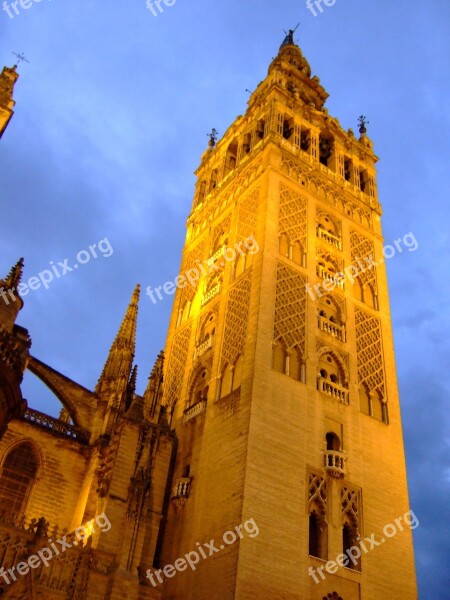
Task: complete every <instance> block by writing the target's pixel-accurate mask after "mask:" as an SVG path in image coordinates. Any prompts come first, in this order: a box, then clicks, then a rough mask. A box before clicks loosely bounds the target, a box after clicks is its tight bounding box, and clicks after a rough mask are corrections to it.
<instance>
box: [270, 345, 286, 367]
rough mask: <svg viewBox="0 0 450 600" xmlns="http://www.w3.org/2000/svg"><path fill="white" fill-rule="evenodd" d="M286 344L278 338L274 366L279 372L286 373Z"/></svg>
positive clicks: (274, 350) (274, 349) (274, 353)
mask: <svg viewBox="0 0 450 600" xmlns="http://www.w3.org/2000/svg"><path fill="white" fill-rule="evenodd" d="M286 358H287V352H286V346H285V345H284V343H283V341H282V340H278V341H277V342H276V343H275V344H274V348H273V368H274V369H275V371H278V372H279V373H286Z"/></svg>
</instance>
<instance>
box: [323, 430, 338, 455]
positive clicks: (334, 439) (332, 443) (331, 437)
mask: <svg viewBox="0 0 450 600" xmlns="http://www.w3.org/2000/svg"><path fill="white" fill-rule="evenodd" d="M325 440H326V443H327V450H334V451H336V452H339V451H340V450H341V440H340V439H339V437H338V436H337V435H336V434H335V433H334V432H333V431H329V432H328V433H327V434H326V436H325Z"/></svg>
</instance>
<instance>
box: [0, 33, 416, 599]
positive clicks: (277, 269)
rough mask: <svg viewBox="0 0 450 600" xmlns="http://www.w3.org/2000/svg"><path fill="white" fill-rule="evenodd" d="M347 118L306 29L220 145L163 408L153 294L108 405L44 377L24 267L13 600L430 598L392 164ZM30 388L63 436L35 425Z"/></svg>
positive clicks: (8, 416)
mask: <svg viewBox="0 0 450 600" xmlns="http://www.w3.org/2000/svg"><path fill="white" fill-rule="evenodd" d="M327 96H328V94H327V93H326V91H325V90H324V88H323V87H322V86H321V84H320V81H319V79H318V78H317V77H312V76H311V69H310V66H309V64H308V62H307V60H306V59H305V58H304V56H303V55H302V52H301V50H300V48H299V47H298V46H297V45H296V44H295V42H294V38H293V32H292V31H290V32H289V34H288V35H287V36H286V39H285V40H284V42H283V44H282V46H281V47H280V50H279V52H278V55H277V56H276V58H275V59H274V60H273V61H272V63H271V65H270V67H269V72H268V75H267V77H266V79H265V80H264V81H262V82H261V83H260V84H259V86H258V87H257V89H256V90H255V91H254V92H253V93H252V94H251V97H250V99H249V102H248V107H247V110H246V113H245V115H243V116H240V117H238V118H237V119H236V121H235V122H234V123H233V124H232V125H231V126H230V127H229V129H228V130H227V131H226V133H225V134H224V135H223V137H222V138H221V139H220V140H218V141H217V135H216V132H215V131H214V130H213V132H212V134H211V139H210V143H209V146H208V149H207V151H206V152H205V153H204V155H203V156H202V159H201V164H200V166H199V168H198V169H197V171H196V175H197V186H196V190H195V195H194V201H193V205H192V210H191V213H190V215H189V217H188V220H187V235H186V242H185V246H184V250H183V256H182V262H181V268H180V274H179V277H178V278H177V289H176V292H175V295H174V304H173V311H172V316H171V320H170V324H169V329H168V336H167V342H166V348H165V351H164V353H162V354H161V355H160V356H159V357H158V359H157V361H156V364H155V367H154V369H153V371H152V374H151V376H150V379H149V385H148V387H147V390H146V391H145V393H144V394H143V395H142V396H140V395H138V394H137V393H136V390H135V381H136V368H135V365H134V345H135V333H136V319H137V312H138V298H139V288H136V290H135V292H134V294H133V297H132V299H131V303H130V305H129V307H128V310H127V312H126V315H125V317H124V320H123V323H122V325H121V327H120V329H119V332H118V334H117V337H116V339H115V341H114V343H113V345H112V347H111V350H110V353H109V356H108V358H107V361H106V364H105V367H104V369H103V372H102V374H101V376H100V379H99V382H98V384H97V387H96V388H95V390H92V391H91V390H87V389H86V388H84V387H82V386H80V385H79V384H77V383H75V382H73V381H72V380H70V379H69V378H67V377H65V376H64V375H62V374H60V373H58V372H56V371H55V370H53V369H52V368H51V367H49V366H47V365H45V364H44V363H43V362H41V361H40V360H38V359H37V358H34V357H32V356H31V354H30V350H29V348H30V345H31V342H30V339H29V337H28V332H27V331H26V330H24V329H23V328H20V327H18V326H17V325H15V321H16V318H17V314H18V312H19V310H20V308H21V306H22V304H21V301H20V299H18V298H17V299H16V300H12V298H11V294H13V295H14V291H13V290H14V289H16V288H17V287H18V285H19V282H20V275H21V271H22V268H23V264H22V262H20V263H18V265H16V266H15V267H14V268H13V269H12V271H11V273H10V274H9V275H8V277H7V278H6V279H5V280H4V281H2V282H0V284H2V285H3V288H2V289H5V290H10V291H11V294H9V295H7V296H6V297H7V299H8V298H9V303H8V304H6V302H3V303H2V299H1V298H0V306H1V308H0V334H1V336H2V340H5V341H3V344H2V346H1V347H0V357H1V360H2V362H1V363H0V385H1V388H0V419H1V421H0V430H2V431H3V432H4V433H3V437H2V439H1V440H0V500H1V506H2V507H3V512H2V514H1V515H0V559H1V560H2V565H3V566H4V568H5V570H4V571H3V575H2V572H0V586H1V588H2V589H3V594H4V597H5V598H15V599H17V600H19V599H22V598H24V599H25V598H45V599H46V600H47V599H50V600H53V598H54V599H55V600H56V598H68V599H69V598H77V599H84V598H86V599H88V600H90V599H92V600H93V599H100V598H105V599H108V600H109V599H111V600H119V599H122V598H131V599H135V600H147V599H156V598H161V600H164V599H167V600H234V599H236V600H246V599H248V600H250V599H251V600H254V599H255V598H257V599H258V600H269V599H270V600H273V599H274V598H276V599H280V600H281V599H286V600H287V599H289V600H306V599H308V600H316V599H317V600H322V599H331V600H339V599H341V600H379V599H382V600H391V599H392V598H395V599H396V600H403V599H404V600H407V599H408V600H409V599H411V598H417V591H416V581H415V569H414V555H413V543H412V533H411V529H413V528H414V519H415V517H414V516H413V513H411V512H410V508H409V501H408V491H407V480H406V470H405V460H404V449H403V439H402V427H401V417H400V406H399V398H398V389H397V381H396V372H395V359H394V351H393V341H392V331H391V318H390V310H389V294H388V287H387V281H386V270H385V264H384V259H385V251H384V248H383V237H382V232H381V224H380V217H381V207H380V203H379V199H378V194H377V186H376V172H375V164H376V161H377V157H376V156H375V154H374V151H373V144H372V142H371V140H370V139H369V137H368V136H367V132H366V121H365V118H364V117H361V118H360V121H359V131H360V134H359V136H358V137H355V135H354V133H353V132H352V131H351V130H349V131H344V130H343V129H342V127H341V126H340V124H339V122H338V121H337V119H335V118H333V117H331V116H330V115H329V114H328V111H327V109H326V108H324V104H325V101H326V99H327ZM11 100H12V96H11V97H10V101H11ZM7 104H8V103H6V104H5V103H4V105H7ZM2 110H3V109H2V108H1V107H0V118H3V117H1V115H2V114H3V113H2ZM6 124H7V123H6V121H4V124H3V126H2V121H1V120H0V130H1V131H3V130H4V127H5V126H6ZM2 127H3V129H2ZM165 292H166V290H165ZM171 292H173V290H170V292H169V291H167V293H171ZM146 293H147V295H149V296H150V297H151V295H152V294H158V291H156V290H152V289H151V288H147V290H146ZM8 344H9V346H8ZM10 348H13V350H14V352H15V354H14V352H13V350H11V349H10ZM8 349H9V350H8ZM25 368H28V369H30V370H31V371H32V372H33V373H34V374H35V375H36V376H38V377H40V378H41V379H42V380H43V381H44V383H46V384H47V385H48V386H49V387H50V389H52V391H53V392H54V393H55V394H56V395H57V396H58V398H59V399H60V400H61V403H62V405H63V407H64V408H63V411H62V414H61V416H60V418H59V419H54V418H52V417H49V416H47V415H43V414H42V413H38V412H37V411H34V410H33V409H31V408H29V407H27V406H26V403H25V402H24V401H23V399H22V397H21V393H20V381H21V377H22V374H23V370H24V369H25ZM5 431H6V432H5ZM63 530H66V531H65V533H64V535H67V536H68V537H67V539H68V540H71V541H72V542H77V544H76V545H75V544H74V543H73V544H72V547H71V548H70V550H69V549H68V550H67V551H66V552H64V553H61V554H60V555H53V556H52V559H51V560H49V561H48V562H49V566H48V567H45V566H44V565H42V564H40V565H38V566H36V567H31V566H30V565H29V563H28V561H29V559H30V555H33V554H35V555H36V553H38V552H39V551H41V552H42V549H43V548H45V547H46V545H47V546H48V544H49V543H50V542H49V541H48V538H49V537H50V536H51V539H52V540H55V539H57V538H58V536H61V535H62V533H63ZM82 530H84V531H85V532H87V533H86V535H85V539H84V540H81V541H79V540H78V537H77V532H78V534H79V535H80V536H81V534H80V531H82ZM18 561H21V562H22V563H24V564H25V565H28V567H29V568H28V569H27V567H26V566H22V567H21V569H20V571H23V574H22V573H20V572H18V567H17V563H18ZM14 565H16V571H14V570H13V572H12V573H10V571H8V569H11V568H12V567H13V566H14ZM13 575H14V576H15V577H16V580H14V577H13ZM2 577H3V579H2ZM0 594H1V591H0Z"/></svg>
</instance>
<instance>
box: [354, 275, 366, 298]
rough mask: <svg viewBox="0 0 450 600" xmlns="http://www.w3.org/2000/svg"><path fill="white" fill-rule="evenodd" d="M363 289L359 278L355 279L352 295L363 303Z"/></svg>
mask: <svg viewBox="0 0 450 600" xmlns="http://www.w3.org/2000/svg"><path fill="white" fill-rule="evenodd" d="M364 291H365V290H364V288H363V285H362V282H361V279H360V278H359V277H356V279H355V282H354V284H353V295H354V296H355V298H356V299H357V300H360V302H364Z"/></svg>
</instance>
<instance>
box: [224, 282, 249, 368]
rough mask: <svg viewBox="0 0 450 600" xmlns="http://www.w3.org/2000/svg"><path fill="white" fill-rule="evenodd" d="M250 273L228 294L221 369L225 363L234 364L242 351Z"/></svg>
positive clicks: (245, 328)
mask: <svg viewBox="0 0 450 600" xmlns="http://www.w3.org/2000/svg"><path fill="white" fill-rule="evenodd" d="M250 284H251V281H250V274H249V275H247V277H244V278H243V279H240V280H239V281H238V283H237V284H236V285H235V286H234V287H233V288H232V290H231V291H230V293H229V294H228V302H227V312H226V319H225V332H224V337H223V346H222V360H221V371H222V372H223V370H224V368H225V365H226V364H234V363H235V362H236V360H237V359H238V357H239V355H240V354H243V353H244V345H245V336H246V333H247V320H248V307H249V305H250Z"/></svg>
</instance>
